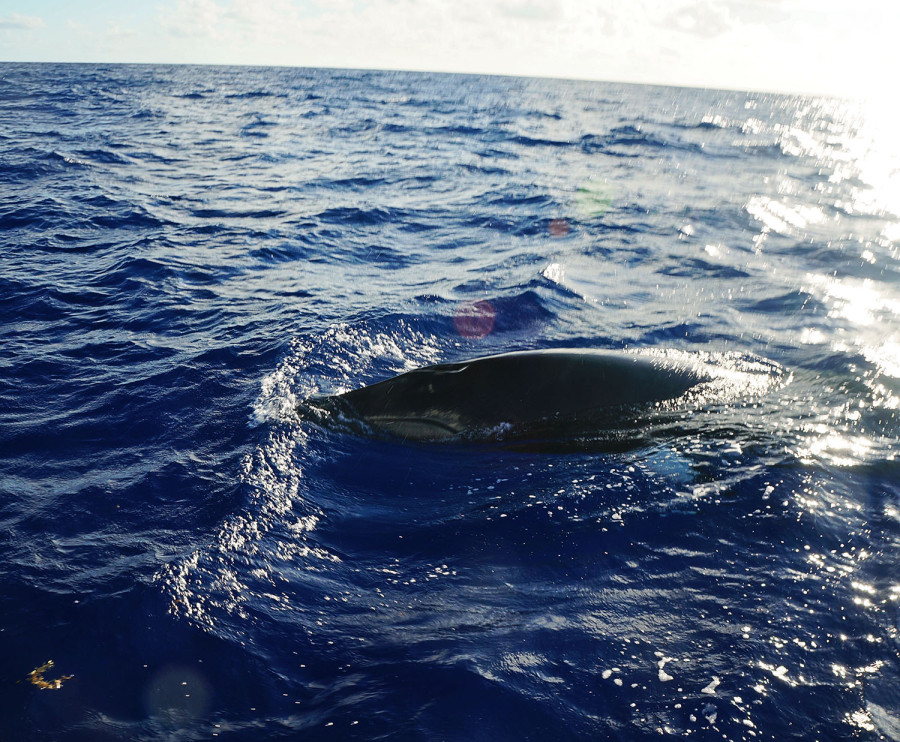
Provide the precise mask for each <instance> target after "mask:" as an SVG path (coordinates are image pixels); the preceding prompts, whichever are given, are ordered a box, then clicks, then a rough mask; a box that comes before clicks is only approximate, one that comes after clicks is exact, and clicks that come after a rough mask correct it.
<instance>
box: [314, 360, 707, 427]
mask: <svg viewBox="0 0 900 742" xmlns="http://www.w3.org/2000/svg"><path fill="white" fill-rule="evenodd" d="M708 378H709V377H708V376H707V375H706V374H704V373H703V371H702V370H701V369H699V368H698V367H695V366H692V365H690V364H687V363H683V362H678V361H673V360H670V359H666V358H661V357H654V356H648V355H638V354H634V353H623V352H616V351H607V350H590V349H562V350H536V351H520V352H513V353H503V354H500V355H494V356H485V357H481V358H475V359H472V360H468V361H461V362H456V363H444V364H440V365H437V366H427V367H425V368H420V369H416V370H414V371H409V372H407V373H403V374H400V375H398V376H394V377H392V378H390V379H386V380H384V381H380V382H377V383H375V384H371V385H369V386H366V387H363V388H361V389H355V390H353V391H350V392H346V393H344V394H338V395H334V396H329V397H315V398H313V399H311V400H309V402H308V403H305V404H304V405H302V406H301V407H300V408H299V412H300V413H301V416H303V417H310V414H309V412H310V410H314V411H316V412H319V413H322V412H324V413H326V414H330V415H332V416H333V415H334V414H337V415H338V416H340V417H341V418H343V419H344V420H357V421H360V422H362V423H363V424H364V425H365V426H366V427H367V428H368V429H369V430H370V431H371V432H373V433H375V434H378V435H382V436H385V437H391V438H400V439H403V440H407V441H446V440H454V439H456V440H469V441H478V440H487V439H510V438H523V437H528V436H540V437H555V436H572V435H579V434H583V433H589V432H590V431H592V430H593V429H599V428H608V427H610V426H615V424H616V420H617V418H627V417H628V416H629V415H631V416H632V417H633V414H634V412H635V411H636V410H640V409H647V408H652V407H653V406H656V405H657V403H663V402H665V401H666V400H674V399H677V398H679V397H681V396H682V395H684V394H685V393H686V392H688V391H689V390H690V389H691V388H692V387H694V386H696V385H697V384H699V383H701V382H703V381H706V380H708ZM314 416H315V417H321V414H319V415H314Z"/></svg>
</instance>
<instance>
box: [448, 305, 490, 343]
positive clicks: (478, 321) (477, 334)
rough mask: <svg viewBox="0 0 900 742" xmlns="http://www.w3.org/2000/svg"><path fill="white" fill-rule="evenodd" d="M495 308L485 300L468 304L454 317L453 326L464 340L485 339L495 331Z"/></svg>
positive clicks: (460, 308) (461, 307) (458, 310)
mask: <svg viewBox="0 0 900 742" xmlns="http://www.w3.org/2000/svg"><path fill="white" fill-rule="evenodd" d="M494 316H495V312H494V307H493V305H492V304H491V303H490V302H489V301H486V300H484V299H481V300H480V301H471V302H466V303H465V304H463V305H462V306H460V307H459V309H457V310H456V314H455V315H454V317H453V326H454V327H455V328H456V331H457V332H458V333H459V334H460V335H462V337H464V338H483V337H484V336H485V335H489V334H490V332H491V330H493V329H494Z"/></svg>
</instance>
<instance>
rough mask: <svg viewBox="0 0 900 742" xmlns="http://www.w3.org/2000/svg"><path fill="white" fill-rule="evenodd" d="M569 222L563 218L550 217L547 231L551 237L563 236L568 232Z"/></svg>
mask: <svg viewBox="0 0 900 742" xmlns="http://www.w3.org/2000/svg"><path fill="white" fill-rule="evenodd" d="M569 229H570V227H569V222H568V221H566V220H565V219H551V220H550V224H548V225H547V231H549V232H550V236H551V237H565V236H566V235H567V234H569Z"/></svg>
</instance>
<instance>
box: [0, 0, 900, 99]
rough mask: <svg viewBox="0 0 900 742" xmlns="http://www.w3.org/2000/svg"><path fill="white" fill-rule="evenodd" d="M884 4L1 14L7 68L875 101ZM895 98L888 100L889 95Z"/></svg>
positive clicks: (887, 43)
mask: <svg viewBox="0 0 900 742" xmlns="http://www.w3.org/2000/svg"><path fill="white" fill-rule="evenodd" d="M898 34H900V3H895V2H885V0H855V1H853V2H849V1H848V0H143V2H140V3H130V2H122V1H121V0H80V1H79V0H27V1H24V2H23V1H21V0H0V61H28V62H141V63H190V64H240V65H246V64H252V65H278V66H302V67H350V68H372V69H401V70H429V71H441V72H469V73H489V74H508V75H524V76H535V77H560V78H571V79H588V80H606V81H615V82H640V83H654V84H664V85H681V86H689V87H709V88H724V89H736V90H759V91H768V92H787V93H808V94H825V95H842V96H853V97H866V96H871V95H875V94H877V93H878V91H879V90H881V91H885V90H888V89H889V88H890V87H891V86H892V85H893V82H892V81H891V80H890V79H889V76H890V75H891V72H894V73H895V72H896V69H897V62H896V59H897V55H896V53H895V52H894V51H893V47H894V44H895V43H896V39H897V37H898ZM885 86H887V87H885Z"/></svg>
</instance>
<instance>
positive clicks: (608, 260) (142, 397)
mask: <svg viewBox="0 0 900 742" xmlns="http://www.w3.org/2000/svg"><path fill="white" fill-rule="evenodd" d="M897 142H898V140H897V137H896V131H895V128H894V126H893V122H892V120H891V119H890V118H881V117H880V116H879V112H878V111H877V110H876V109H874V108H867V107H865V106H860V105H851V104H848V103H843V102H840V101H831V100H824V99H813V98H790V97H779V96H767V95H761V94H739V93H722V92H709V91H696V90H680V89H674V88H652V87H639V86H624V85H612V84H594V83H575V82H560V81H543V80H528V79H501V78H488V77H484V78H481V77H463V76H443V75H425V74H391V73H380V72H379V73H375V72H336V71H315V70H313V71H311V70H289V69H238V68H193V67H119V66H56V65H11V64H6V65H0V230H2V232H0V234H2V248H0V351H2V352H0V739H3V740H105V739H117V740H118V739H120V740H132V739H138V740H156V739H173V740H195V739H196V740H201V739H202V740H206V739H211V738H213V737H218V738H223V739H236V740H245V739H246V740H261V739H302V740H326V739H327V740H332V739H333V740H350V739H359V740H492V741H494V740H517V741H518V740H607V739H615V740H640V739H653V740H656V739H659V738H661V737H662V738H666V737H690V738H692V739H704V740H706V739H710V740H713V739H714V740H719V739H726V740H748V741H750V740H786V739H797V740H833V739H862V740H876V739H889V740H900V672H898V671H900V636H898V607H900V606H898V601H900V550H898V546H900V463H898V460H897V458H896V450H897V446H898V442H900V440H898V439H900V412H898V407H900V287H898V282H897V278H898V271H900V190H898V185H897V184H898V179H900V175H898V165H900V149H898V145H897ZM565 346H582V347H591V348H628V349H634V350H649V349H652V350H654V351H655V352H662V351H665V352H666V353H670V354H680V355H681V356H683V357H688V358H695V359H699V360H703V361H704V362H707V363H710V364H712V365H714V366H716V367H718V368H721V369H723V370H724V371H723V372H725V373H729V374H733V378H734V379H735V381H734V387H735V390H736V392H737V393H735V394H733V395H732V396H731V397H730V398H728V399H709V400H706V401H705V402H704V404H703V405H701V406H700V407H698V408H697V409H690V410H685V411H684V412H683V419H682V420H681V421H680V423H679V425H678V426H677V429H673V430H671V431H670V432H669V433H668V434H661V435H658V436H652V437H649V438H647V439H646V440H645V441H643V442H641V443H639V444H638V445H636V446H634V447H632V448H629V449H628V450H624V451H618V452H606V453H604V452H588V451H583V452H577V451H576V452H572V451H569V452H547V451H538V450H534V451H528V450H525V451H520V450H509V449H507V448H503V447H500V446H490V445H488V446H478V447H460V446H452V447H440V446H434V445H432V446H421V445H420V446H412V445H410V446H405V445H402V444H399V443H392V442H389V441H373V440H367V439H364V438H358V437H354V436H353V435H350V434H347V433H346V432H340V431H338V430H328V429H322V428H320V427H316V426H315V425H311V424H309V423H306V422H301V421H300V420H299V418H298V417H297V416H296V415H295V413H294V405H295V404H296V402H297V401H298V400H302V399H304V398H306V397H308V396H309V395H311V394H313V393H317V392H334V391H339V390H345V389H349V388H353V387H356V386H359V385H362V384H365V383H369V382H372V381H374V380H377V379H380V378H383V377H385V376H388V375H390V374H393V373H396V372H399V371H402V370H405V369H409V368H412V367H415V366H418V365H422V364H426V363H433V362H439V361H451V360H458V359H462V358H465V357H469V356H475V355H482V354H485V353H490V352H499V351H507V350H517V349H527V348H552V347H565ZM48 661H53V663H54V665H53V666H52V667H45V668H44V669H43V670H42V669H41V668H42V666H44V665H45V663H47V662H48ZM69 676H71V677H69ZM57 681H58V682H57ZM41 684H43V685H45V686H51V687H40V686H41ZM54 686H59V687H54Z"/></svg>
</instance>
